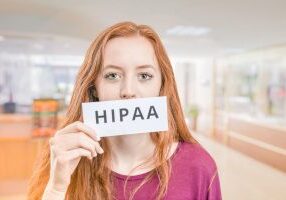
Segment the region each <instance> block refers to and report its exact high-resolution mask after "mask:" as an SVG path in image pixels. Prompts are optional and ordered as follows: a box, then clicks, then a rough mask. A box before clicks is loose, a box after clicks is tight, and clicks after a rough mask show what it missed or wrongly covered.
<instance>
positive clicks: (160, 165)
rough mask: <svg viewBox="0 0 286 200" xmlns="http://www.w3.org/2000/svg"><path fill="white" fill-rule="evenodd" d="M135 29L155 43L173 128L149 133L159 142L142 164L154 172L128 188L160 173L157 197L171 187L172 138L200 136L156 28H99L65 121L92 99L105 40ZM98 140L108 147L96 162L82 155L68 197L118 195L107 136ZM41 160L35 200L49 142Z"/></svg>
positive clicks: (33, 184)
mask: <svg viewBox="0 0 286 200" xmlns="http://www.w3.org/2000/svg"><path fill="white" fill-rule="evenodd" d="M134 35H139V36H142V37H144V38H146V39H148V40H149V41H150V42H151V44H152V46H153V48H154V51H155V54H156V57H157V60H158V63H159V67H160V69H161V74H162V86H161V90H160V96H167V100H168V102H167V103H168V123H169V130H168V131H166V132H156V133H150V135H151V139H152V141H153V142H154V144H155V151H154V153H153V156H152V157H151V158H150V159H148V160H146V162H144V163H141V164H140V165H139V166H141V165H143V166H145V165H148V164H152V165H153V166H155V169H154V170H152V173H150V174H149V175H148V176H147V177H146V178H145V179H144V180H143V181H142V183H141V184H140V185H139V186H138V187H137V188H135V190H133V192H132V193H131V194H130V195H129V194H128V195H129V196H128V197H129V198H130V199H132V197H133V196H134V194H135V193H136V191H138V189H139V188H140V187H141V186H142V185H143V184H144V183H146V182H147V181H148V180H149V179H151V178H152V176H154V175H157V176H158V178H159V180H160V184H159V185H158V188H157V198H158V199H162V198H163V197H164V195H165V194H166V192H167V188H168V181H169V178H170V170H171V163H170V160H168V158H167V157H168V155H169V152H170V149H171V144H172V143H173V142H175V141H180V140H181V141H187V142H191V143H196V141H195V140H194V138H193V137H192V135H191V133H190V131H189V129H188V127H187V125H186V123H185V119H184V115H183V111H182V107H181V104H180V100H179V96H178V92H177V86H176V83H175V78H174V73H173V70H172V66H171V63H170V60H169V58H168V56H167V54H166V51H165V49H164V47H163V45H162V42H161V41H160V38H159V36H158V35H157V34H156V32H155V31H154V30H153V29H152V28H150V27H149V26H146V25H136V24H134V23H132V22H122V23H118V24H115V25H114V26H111V27H109V28H107V29H106V30H105V31H103V32H102V33H100V34H99V36H98V37H97V38H96V39H95V40H94V41H93V42H92V44H91V45H90V47H89V49H88V51H87V54H86V56H85V59H84V62H83V64H82V66H81V68H80V70H79V73H78V75H77V78H76V83H75V87H74V91H73V94H72V98H71V102H70V104H69V107H68V111H67V115H66V119H65V121H64V123H63V125H62V127H64V126H66V125H68V124H70V123H73V122H75V121H81V120H82V115H81V103H82V102H88V101H89V96H88V90H89V88H90V87H92V86H93V85H94V83H95V80H96V77H97V76H98V74H99V72H100V70H101V67H102V63H103V62H102V61H103V60H102V59H103V52H104V48H105V46H106V43H107V42H108V41H109V40H111V39H112V38H116V37H129V36H134ZM95 92H96V91H95ZM100 145H101V146H102V148H103V149H104V153H103V154H102V155H99V154H98V156H97V157H95V158H94V159H93V161H92V162H89V160H88V159H87V158H85V157H82V158H81V160H80V162H79V164H78V166H77V168H76V169H75V171H74V173H73V174H72V177H71V182H70V185H69V187H68V190H67V193H66V199H76V200H89V199H90V200H91V199H113V198H115V197H113V196H112V194H113V192H112V191H113V184H112V178H111V171H110V168H109V166H110V148H109V145H108V142H107V140H106V139H104V138H102V139H101V141H100ZM37 161H38V162H37V163H36V167H35V171H34V174H33V176H32V177H31V180H30V185H29V191H28V198H29V199H33V200H40V199H41V197H42V195H43V192H44V190H45V187H46V185H47V182H48V180H49V173H50V149H49V145H48V144H47V145H46V146H45V148H44V151H43V154H42V156H41V158H39V159H38V160H37ZM139 166H138V167H139Z"/></svg>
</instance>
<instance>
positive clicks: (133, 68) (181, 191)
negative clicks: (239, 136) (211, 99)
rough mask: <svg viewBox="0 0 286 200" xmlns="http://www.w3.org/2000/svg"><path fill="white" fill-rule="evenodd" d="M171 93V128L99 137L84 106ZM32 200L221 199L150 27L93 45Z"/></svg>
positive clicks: (211, 165) (124, 29)
mask: <svg viewBox="0 0 286 200" xmlns="http://www.w3.org/2000/svg"><path fill="white" fill-rule="evenodd" d="M154 96H167V100H168V123H169V130H168V131H165V132H152V133H141V134H135V135H121V136H114V137H106V138H101V139H100V138H98V137H97V136H96V135H97V133H95V132H94V131H93V130H91V129H90V128H89V127H87V126H86V125H84V124H83V123H82V113H81V103H82V102H88V101H105V100H118V99H131V98H142V97H154ZM28 196H29V199H41V198H42V199H45V200H47V199H64V198H66V199H100V200H101V199H104V200H105V199H176V200H178V199H221V193H220V185H219V178H218V174H217V169H216V165H215V162H214V161H213V159H212V158H211V156H210V155H209V154H208V153H207V152H206V151H205V150H204V149H203V148H202V147H201V146H200V145H199V144H198V142H197V141H196V140H195V139H194V138H193V137H192V135H191V133H190V132H189V130H188V128H187V126H186V124H185V120H184V115H183V112H182V108H181V105H180V101H179V97H178V93H177V88H176V83H175V80H174V74H173V71H172V66H171V63H170V61H169V59H168V56H167V54H166V52H165V50H164V47H163V45H162V43H161V41H160V39H159V36H158V35H157V34H156V33H155V32H154V31H153V30H152V29H151V28H150V27H148V26H146V25H136V24H134V23H132V22H124V23H119V24H116V25H114V26H112V27H110V28H108V29H107V30H105V31H104V32H102V33H101V34H100V35H99V36H98V37H97V38H96V40H95V41H94V42H93V43H92V44H91V46H90V47H89V49H88V52H87V55H86V57H85V60H84V63H83V65H82V67H81V68H80V71H79V74H78V76H77V79H76V84H75V88H74V92H73V95H72V98H71V102H70V105H69V108H68V112H67V116H66V121H65V123H64V124H63V126H62V129H60V130H58V131H57V132H56V134H55V136H54V137H53V138H51V139H50V142H49V145H47V147H46V149H45V153H44V154H43V157H42V158H41V159H39V162H38V164H37V167H36V170H35V172H34V174H33V176H32V178H31V183H30V188H29V193H28Z"/></svg>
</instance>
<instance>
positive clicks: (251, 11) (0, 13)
mask: <svg viewBox="0 0 286 200" xmlns="http://www.w3.org/2000/svg"><path fill="white" fill-rule="evenodd" d="M126 20H128V21H134V22H136V23H139V24H142V23H143V24H148V25H150V26H151V27H153V28H154V29H155V30H156V31H158V33H159V34H160V36H161V38H162V40H163V42H164V44H165V46H166V47H167V50H168V52H169V54H170V55H171V56H178V57H205V56H218V55H221V54H224V53H229V52H239V51H245V50H249V49H254V48H260V47H266V46H269V45H275V44H283V43H286V0H267V1H266V0H236V1H234V0H216V1H215V0H176V1H175V0H173V1H171V0H170V1H168V0H152V1H151V0H141V1H138V0H129V1H126V0H125V1H123V0H121V1H119V0H112V1H111V0H105V1H104V0H81V1H77V0H25V1H23V0H0V35H4V37H7V36H8V38H9V40H3V41H2V42H0V50H2V51H4V50H6V51H12V52H14V51H15V52H16V51H23V50H25V51H26V49H27V48H28V49H29V50H30V51H50V52H51V53H58V52H62V53H64V52H68V53H71V54H83V53H84V52H85V49H86V48H87V45H88V43H90V41H91V40H92V39H93V38H94V37H95V36H96V34H97V33H98V32H99V31H101V30H102V29H103V28H105V27H107V26H109V25H112V24H113V23H116V22H120V21H126ZM177 25H184V26H199V27H200V26H204V27H208V28H210V29H211V32H210V33H209V34H207V35H205V36H200V37H194V36H181V37H179V36H169V35H167V34H166V31H167V30H168V29H170V28H173V27H175V26H177ZM18 36H21V38H20V42H19V39H18ZM35 38H36V42H35V40H34V39H35ZM31 39H32V40H31ZM15 40H16V42H15ZM11 41H12V42H11ZM31 41H32V42H33V45H31ZM8 42H9V43H8ZM27 46H29V47H27Z"/></svg>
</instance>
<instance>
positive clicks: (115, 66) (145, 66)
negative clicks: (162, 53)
mask: <svg viewBox="0 0 286 200" xmlns="http://www.w3.org/2000/svg"><path fill="white" fill-rule="evenodd" d="M107 68H115V69H119V70H122V67H120V66H117V65H106V66H105V67H104V70H105V69H107ZM144 68H151V69H153V70H155V68H154V67H153V65H139V66H137V67H136V69H144Z"/></svg>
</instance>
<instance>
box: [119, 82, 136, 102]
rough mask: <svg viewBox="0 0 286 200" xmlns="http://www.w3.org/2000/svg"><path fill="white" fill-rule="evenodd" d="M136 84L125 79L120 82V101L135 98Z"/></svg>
mask: <svg viewBox="0 0 286 200" xmlns="http://www.w3.org/2000/svg"><path fill="white" fill-rule="evenodd" d="M135 87H136V84H135V83H134V82H133V81H132V80H131V79H126V80H125V81H123V82H122V87H121V91H120V98H121V99H132V98H136V88H135Z"/></svg>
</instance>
